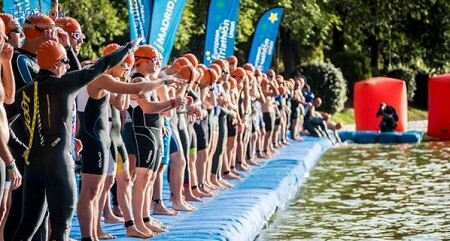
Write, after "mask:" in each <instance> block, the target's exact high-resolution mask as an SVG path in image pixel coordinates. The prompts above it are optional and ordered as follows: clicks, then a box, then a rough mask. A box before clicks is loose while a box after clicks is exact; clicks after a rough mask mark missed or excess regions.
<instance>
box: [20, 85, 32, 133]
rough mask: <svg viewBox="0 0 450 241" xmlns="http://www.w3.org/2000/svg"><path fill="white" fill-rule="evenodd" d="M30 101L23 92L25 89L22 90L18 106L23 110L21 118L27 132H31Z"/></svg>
mask: <svg viewBox="0 0 450 241" xmlns="http://www.w3.org/2000/svg"><path fill="white" fill-rule="evenodd" d="M30 102H31V100H30V97H29V96H28V95H27V94H26V93H25V91H22V102H20V106H21V107H22V110H23V118H24V120H25V126H26V127H27V130H28V133H29V134H31V116H30Z"/></svg>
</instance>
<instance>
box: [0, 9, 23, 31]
mask: <svg viewBox="0 0 450 241" xmlns="http://www.w3.org/2000/svg"><path fill="white" fill-rule="evenodd" d="M0 18H1V19H2V20H3V23H4V32H2V33H4V34H6V35H8V34H9V33H10V32H11V31H13V30H15V29H20V24H19V22H18V21H17V19H15V18H14V17H13V16H12V15H11V14H7V13H0ZM0 28H1V27H0ZM0 31H1V30H0Z"/></svg>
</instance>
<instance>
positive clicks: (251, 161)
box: [247, 158, 259, 166]
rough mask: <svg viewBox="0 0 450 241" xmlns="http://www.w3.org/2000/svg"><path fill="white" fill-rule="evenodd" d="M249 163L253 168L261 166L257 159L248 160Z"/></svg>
mask: <svg viewBox="0 0 450 241" xmlns="http://www.w3.org/2000/svg"><path fill="white" fill-rule="evenodd" d="M247 163H248V164H250V165H252V166H259V162H258V161H257V160H256V159H254V158H251V159H248V160H247Z"/></svg>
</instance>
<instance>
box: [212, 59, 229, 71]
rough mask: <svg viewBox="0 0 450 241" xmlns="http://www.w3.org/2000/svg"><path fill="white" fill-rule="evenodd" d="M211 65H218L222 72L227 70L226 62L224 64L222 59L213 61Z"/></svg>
mask: <svg viewBox="0 0 450 241" xmlns="http://www.w3.org/2000/svg"><path fill="white" fill-rule="evenodd" d="M213 63H214V64H217V65H219V66H220V68H222V69H223V70H228V68H229V66H228V62H226V61H225V60H223V59H216V60H214V62H213Z"/></svg>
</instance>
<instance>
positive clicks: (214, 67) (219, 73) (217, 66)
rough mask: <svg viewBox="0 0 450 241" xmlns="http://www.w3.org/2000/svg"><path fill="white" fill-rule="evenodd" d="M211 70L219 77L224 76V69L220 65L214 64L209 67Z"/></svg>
mask: <svg viewBox="0 0 450 241" xmlns="http://www.w3.org/2000/svg"><path fill="white" fill-rule="evenodd" d="M209 68H211V69H213V70H215V71H216V73H217V76H221V75H222V68H221V67H220V65H218V64H216V63H212V64H211V65H209Z"/></svg>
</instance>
